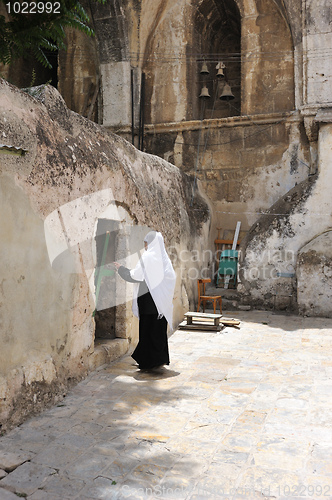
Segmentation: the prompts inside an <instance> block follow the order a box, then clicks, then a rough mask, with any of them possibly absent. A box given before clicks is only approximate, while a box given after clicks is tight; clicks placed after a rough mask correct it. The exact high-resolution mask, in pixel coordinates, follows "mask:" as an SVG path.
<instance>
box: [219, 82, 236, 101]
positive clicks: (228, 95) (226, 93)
mask: <svg viewBox="0 0 332 500" xmlns="http://www.w3.org/2000/svg"><path fill="white" fill-rule="evenodd" d="M219 99H221V100H222V101H231V100H232V99H234V94H233V92H232V89H231V86H230V85H229V84H228V83H225V85H224V88H223V89H222V93H221V96H220V97H219Z"/></svg>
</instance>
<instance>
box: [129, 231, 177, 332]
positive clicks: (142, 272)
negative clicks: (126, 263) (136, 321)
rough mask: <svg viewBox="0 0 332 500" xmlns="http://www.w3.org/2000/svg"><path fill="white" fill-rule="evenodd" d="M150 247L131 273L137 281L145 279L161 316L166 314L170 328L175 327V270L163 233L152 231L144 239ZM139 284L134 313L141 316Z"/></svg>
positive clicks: (135, 293)
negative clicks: (138, 297)
mask: <svg viewBox="0 0 332 500" xmlns="http://www.w3.org/2000/svg"><path fill="white" fill-rule="evenodd" d="M144 241H146V242H147V244H148V248H147V250H146V251H145V252H144V254H143V255H142V257H141V258H140V260H139V262H138V263H137V265H136V267H135V268H134V269H132V270H131V271H130V275H131V277H132V278H133V279H135V280H137V281H143V280H145V282H146V284H147V286H148V289H149V292H150V293H151V295H152V298H153V300H154V303H155V304H156V307H157V311H158V313H159V315H160V316H165V318H166V320H167V322H168V324H169V326H170V329H171V331H172V329H173V295H174V288H175V279H176V276H175V272H174V269H173V266H172V263H171V260H170V258H169V257H168V255H167V252H166V249H165V244H164V238H163V236H162V234H161V233H158V232H155V231H151V232H150V233H148V234H147V235H146V237H145V239H144ZM138 287H139V284H136V285H135V287H134V297H133V313H134V314H135V316H137V317H139V313H138V305H137V295H138Z"/></svg>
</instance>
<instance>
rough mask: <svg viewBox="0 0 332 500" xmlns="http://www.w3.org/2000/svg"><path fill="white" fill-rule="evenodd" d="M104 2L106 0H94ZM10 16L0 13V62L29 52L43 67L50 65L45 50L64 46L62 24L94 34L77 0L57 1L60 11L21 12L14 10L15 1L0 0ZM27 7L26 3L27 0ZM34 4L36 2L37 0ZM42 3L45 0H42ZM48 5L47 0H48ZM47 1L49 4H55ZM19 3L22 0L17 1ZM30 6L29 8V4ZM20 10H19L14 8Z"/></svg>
mask: <svg viewBox="0 0 332 500" xmlns="http://www.w3.org/2000/svg"><path fill="white" fill-rule="evenodd" d="M97 1H98V2H99V3H105V2H106V1H107V0H97ZM0 2H1V3H3V4H4V5H5V8H6V10H7V12H8V9H9V7H8V6H7V5H6V4H8V3H10V16H9V20H6V18H5V16H2V15H0V62H2V63H4V64H11V63H12V62H13V61H14V60H15V59H17V58H18V57H21V56H24V54H26V53H31V54H32V55H33V56H34V57H35V59H37V61H39V62H40V63H41V64H42V65H43V66H45V67H49V68H51V67H52V66H51V64H50V62H49V60H48V59H47V52H49V51H55V50H59V49H65V48H66V46H65V31H64V29H65V28H66V27H71V28H75V29H79V30H81V31H83V32H84V33H86V34H87V35H89V36H92V35H94V32H93V30H92V28H91V27H90V26H89V22H90V19H89V16H88V14H87V12H86V11H85V9H84V8H83V6H82V5H81V4H80V3H79V1H78V0H59V1H58V3H59V4H60V7H59V9H57V10H59V11H60V13H54V12H51V13H49V14H48V13H47V12H44V13H38V12H36V13H27V14H25V13H22V12H17V13H15V12H14V9H13V6H14V3H16V4H18V0H16V1H15V0H0ZM27 3H28V5H29V6H30V4H31V3H30V2H27ZM37 3H38V1H37ZM42 3H44V4H45V5H46V3H47V0H43V2H42ZM48 3H49V4H50V2H48ZM55 3H56V2H55V1H54V0H51V4H52V5H55ZM21 4H22V2H21ZM29 8H30V7H29ZM16 10H20V9H16Z"/></svg>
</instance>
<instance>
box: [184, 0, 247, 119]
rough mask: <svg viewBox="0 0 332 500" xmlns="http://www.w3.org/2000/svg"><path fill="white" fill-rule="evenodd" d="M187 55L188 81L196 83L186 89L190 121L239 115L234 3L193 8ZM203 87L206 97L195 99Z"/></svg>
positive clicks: (209, 0) (213, 1)
mask: <svg viewBox="0 0 332 500" xmlns="http://www.w3.org/2000/svg"><path fill="white" fill-rule="evenodd" d="M188 51H192V54H193V55H194V57H192V62H194V64H190V67H189V68H188V78H189V79H190V80H191V81H194V82H196V84H195V85H192V86H190V85H188V89H190V88H191V89H192V95H191V96H190V98H191V100H192V109H193V115H194V116H193V117H192V118H194V119H195V118H196V119H197V118H200V119H202V118H224V117H228V116H237V115H241V15H240V11H239V8H238V6H237V4H236V2H235V1H234V0H227V1H225V0H203V1H201V2H199V3H198V4H197V7H196V11H195V13H194V18H193V45H192V47H191V48H190V47H189V48H188ZM203 64H204V68H203ZM217 66H218V67H217ZM202 69H203V72H202ZM204 70H205V71H204ZM206 70H207V71H208V73H206ZM220 70H221V71H220ZM217 73H219V76H217ZM225 85H229V87H225ZM204 87H206V89H207V91H208V94H209V95H210V97H203V96H202V97H201V98H199V96H200V95H201V94H202V89H203V88H204ZM205 92H206V91H205ZM203 94H204V92H203ZM221 96H223V98H222V99H220V97H221ZM202 103H203V104H204V105H202Z"/></svg>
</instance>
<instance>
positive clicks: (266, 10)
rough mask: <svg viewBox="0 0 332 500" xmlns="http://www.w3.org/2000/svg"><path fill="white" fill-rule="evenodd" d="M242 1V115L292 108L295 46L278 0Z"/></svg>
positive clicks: (285, 15) (293, 99)
mask: <svg viewBox="0 0 332 500" xmlns="http://www.w3.org/2000/svg"><path fill="white" fill-rule="evenodd" d="M238 1H239V4H241V6H240V7H241V13H242V26H241V52H242V84H241V91H242V96H241V109H242V115H250V114H262V113H263V114H266V113H280V112H285V111H291V110H293V109H294V105H295V85H294V47H293V39H292V34H291V29H290V26H289V22H288V16H287V11H285V9H284V8H282V6H281V5H280V2H279V0H238Z"/></svg>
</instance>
